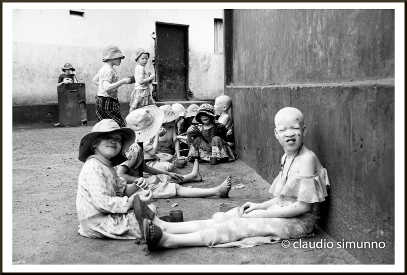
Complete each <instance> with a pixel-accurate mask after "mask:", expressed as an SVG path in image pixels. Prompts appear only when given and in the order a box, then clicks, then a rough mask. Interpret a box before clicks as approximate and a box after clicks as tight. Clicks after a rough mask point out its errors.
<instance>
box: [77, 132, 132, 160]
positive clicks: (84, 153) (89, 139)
mask: <svg viewBox="0 0 407 275" xmlns="http://www.w3.org/2000/svg"><path fill="white" fill-rule="evenodd" d="M108 133H119V134H122V135H124V138H123V140H122V149H121V152H120V153H119V154H117V155H116V156H114V157H113V158H111V159H110V161H111V163H112V165H113V166H116V165H119V164H120V163H122V162H124V161H126V160H127V157H126V156H125V154H124V152H125V151H126V150H127V149H128V148H129V147H130V146H131V145H132V144H133V143H134V139H135V133H134V131H133V130H132V129H130V128H120V129H116V130H113V131H109V132H90V133H88V134H86V135H85V136H84V137H83V138H82V139H81V143H80V145H79V157H78V159H79V160H80V161H82V162H85V161H86V160H87V158H88V157H89V156H90V155H92V154H93V152H92V150H91V149H92V148H91V147H92V145H93V143H94V142H95V140H96V139H97V138H98V137H100V136H102V135H105V134H108Z"/></svg>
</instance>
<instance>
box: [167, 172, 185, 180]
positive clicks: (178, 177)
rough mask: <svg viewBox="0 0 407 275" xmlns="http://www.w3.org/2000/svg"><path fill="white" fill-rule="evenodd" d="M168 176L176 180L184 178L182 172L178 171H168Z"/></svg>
mask: <svg viewBox="0 0 407 275" xmlns="http://www.w3.org/2000/svg"><path fill="white" fill-rule="evenodd" d="M168 176H170V177H171V178H172V179H174V180H183V179H184V177H183V176H181V175H180V174H176V173H170V172H169V173H168Z"/></svg>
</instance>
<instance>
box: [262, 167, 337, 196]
mask: <svg viewBox="0 0 407 275" xmlns="http://www.w3.org/2000/svg"><path fill="white" fill-rule="evenodd" d="M327 185H328V186H329V179H328V173H327V171H326V169H325V168H323V167H322V168H321V169H320V170H319V171H318V172H317V173H316V174H315V175H314V176H299V175H294V176H291V175H290V176H289V177H288V179H287V181H286V177H284V176H283V175H282V172H280V173H279V174H278V176H277V178H276V179H275V180H274V181H273V184H272V185H271V187H270V190H269V192H270V193H271V194H272V195H273V196H275V197H277V196H281V195H283V196H290V197H295V198H297V200H298V201H303V202H307V203H314V202H322V201H324V200H325V197H326V196H328V193H327V189H326V188H327Z"/></svg>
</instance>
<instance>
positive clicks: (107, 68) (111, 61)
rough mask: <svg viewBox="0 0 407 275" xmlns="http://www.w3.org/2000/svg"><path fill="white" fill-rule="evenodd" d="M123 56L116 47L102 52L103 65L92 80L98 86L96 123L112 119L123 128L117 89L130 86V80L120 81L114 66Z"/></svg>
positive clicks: (124, 124) (119, 62)
mask: <svg viewBox="0 0 407 275" xmlns="http://www.w3.org/2000/svg"><path fill="white" fill-rule="evenodd" d="M124 58H125V56H124V55H123V53H122V52H121V51H120V49H119V48H118V47H116V46H113V45H110V46H107V47H106V48H105V49H104V50H103V58H102V61H103V62H104V63H105V64H104V65H103V66H102V68H101V69H100V70H99V72H98V73H97V75H96V76H95V77H94V78H93V83H94V84H96V85H98V93H97V95H96V98H95V99H96V116H97V118H98V121H101V120H102V119H109V118H110V119H113V120H114V121H116V122H117V124H119V126H120V127H125V126H126V122H125V121H124V119H123V117H122V115H121V113H120V104H119V99H118V88H119V87H120V86H121V85H123V84H130V83H131V80H130V78H128V77H126V78H123V79H121V80H118V79H119V76H118V75H117V72H116V70H115V69H114V66H120V64H121V61H122V59H124Z"/></svg>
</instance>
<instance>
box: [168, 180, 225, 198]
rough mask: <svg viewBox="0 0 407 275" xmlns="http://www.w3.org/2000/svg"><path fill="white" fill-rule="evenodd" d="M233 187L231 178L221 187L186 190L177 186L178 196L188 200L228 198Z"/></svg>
mask: <svg viewBox="0 0 407 275" xmlns="http://www.w3.org/2000/svg"><path fill="white" fill-rule="evenodd" d="M231 187H232V183H231V178H230V176H229V177H227V178H226V179H225V181H224V182H222V184H221V185H219V186H216V187H212V188H207V189H205V188H186V187H182V186H180V185H176V188H177V196H180V197H187V198H206V197H211V196H219V197H222V198H226V197H227V196H228V194H229V191H230V188H231Z"/></svg>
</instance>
